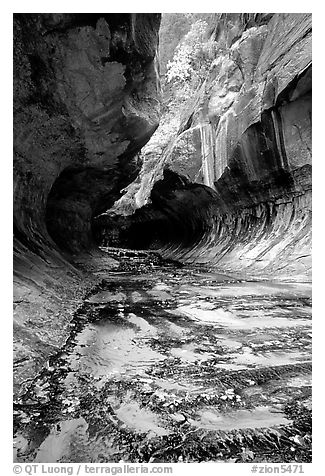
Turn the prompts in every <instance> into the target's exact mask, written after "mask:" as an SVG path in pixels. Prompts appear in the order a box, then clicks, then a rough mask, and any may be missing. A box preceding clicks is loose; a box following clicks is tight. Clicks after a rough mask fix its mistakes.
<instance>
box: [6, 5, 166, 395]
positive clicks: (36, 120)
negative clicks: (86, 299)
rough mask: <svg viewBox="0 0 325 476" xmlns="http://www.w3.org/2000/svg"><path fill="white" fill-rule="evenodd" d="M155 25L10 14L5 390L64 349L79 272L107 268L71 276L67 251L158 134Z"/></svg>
mask: <svg viewBox="0 0 325 476" xmlns="http://www.w3.org/2000/svg"><path fill="white" fill-rule="evenodd" d="M159 24H160V15H159V14H100V13H98V14H15V15H14V367H15V372H14V390H15V392H16V393H18V392H22V391H23V388H24V382H26V380H28V379H30V378H33V377H34V376H35V375H36V373H37V372H38V371H39V370H40V369H41V368H42V365H44V362H45V361H46V360H47V358H48V356H49V355H51V354H53V353H55V352H56V351H57V350H58V349H59V348H60V347H61V346H62V345H63V344H64V342H65V340H66V339H67V336H68V335H69V333H70V332H71V329H70V328H69V325H70V321H71V319H72V317H73V312H74V311H75V309H76V307H77V306H78V304H79V303H80V300H81V299H82V297H83V296H84V294H85V292H86V290H87V289H90V288H91V287H92V286H94V284H95V283H96V282H98V279H99V278H98V275H95V274H94V275H92V274H91V271H93V270H94V268H95V270H96V272H97V273H98V270H99V269H101V267H102V268H105V269H110V267H113V266H114V265H116V264H117V263H116V262H114V260H112V259H108V258H106V259H105V257H103V256H100V257H99V258H98V256H96V255H95V253H93V254H92V256H91V257H90V256H89V255H87V256H88V262H87V265H86V272H83V271H82V269H84V268H85V267H83V268H82V266H77V267H76V266H75V264H76V262H75V261H76V259H78V260H81V256H80V255H79V254H78V258H76V257H73V256H72V253H77V252H80V251H82V250H85V249H89V247H91V246H92V234H91V227H90V223H91V218H92V216H93V215H94V214H97V213H100V212H101V211H104V210H105V209H107V208H108V207H109V206H111V204H112V203H113V202H114V201H115V200H116V199H117V198H118V197H119V195H120V190H121V188H123V187H125V186H126V185H127V184H128V183H130V182H131V181H132V179H133V178H134V177H135V176H136V174H137V172H138V170H139V167H140V164H139V161H138V159H137V157H136V154H137V152H138V151H139V150H140V148H141V147H142V146H143V145H144V144H145V143H146V141H147V140H148V139H149V137H150V135H151V134H152V133H153V132H154V130H155V129H156V127H157V125H158V120H159V94H160V92H159V91H160V85H159V80H158V74H157V73H158V70H157V67H158V65H157V59H156V50H157V44H158V29H159ZM60 248H61V249H60ZM64 251H67V252H68V253H65V252H64ZM67 257H68V260H69V262H68V260H67V259H66V258H67ZM96 259H97V261H96ZM72 260H74V262H73V264H71V263H70V261H72ZM77 264H81V265H82V264H83V263H80V261H79V263H77Z"/></svg>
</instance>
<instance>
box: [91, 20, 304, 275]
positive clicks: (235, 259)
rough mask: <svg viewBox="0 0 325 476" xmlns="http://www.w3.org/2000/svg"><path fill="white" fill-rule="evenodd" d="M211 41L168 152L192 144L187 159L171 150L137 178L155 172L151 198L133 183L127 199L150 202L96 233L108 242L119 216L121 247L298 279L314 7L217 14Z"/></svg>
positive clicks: (300, 272) (102, 223) (111, 220)
mask: <svg viewBox="0 0 325 476" xmlns="http://www.w3.org/2000/svg"><path fill="white" fill-rule="evenodd" d="M215 37H216V40H217V41H219V42H221V44H223V46H224V53H221V52H219V56H218V57H217V58H216V59H215V61H214V62H213V65H212V68H211V73H210V76H209V77H208V78H207V80H206V81H205V82H204V84H203V85H202V87H201V90H200V91H199V92H198V93H197V96H196V98H195V100H194V101H193V106H192V107H189V109H188V110H187V111H185V114H184V120H183V125H182V126H181V130H180V136H179V137H180V140H179V141H177V140H176V142H175V146H174V152H172V154H173V153H174V155H175V156H176V155H177V147H179V146H180V141H181V140H182V141H184V140H185V141H187V143H188V142H190V143H191V144H192V150H193V151H194V153H193V154H191V155H189V158H188V159H189V160H188V165H186V163H185V164H184V162H182V164H181V167H180V164H179V163H178V162H177V158H175V160H174V159H173V156H172V160H171V161H170V164H169V171H167V173H166V172H165V175H164V177H163V176H162V175H163V174H162V168H163V165H162V166H160V169H159V164H158V165H157V168H156V170H155V171H153V172H151V176H150V177H149V176H148V177H144V178H143V182H144V181H147V182H148V183H150V181H151V182H154V180H152V178H154V179H155V178H156V180H158V181H157V182H156V184H155V185H154V186H153V189H152V192H151V197H150V199H149V192H148V191H146V192H145V193H143V194H142V196H139V193H140V192H141V188H140V191H139V192H138V196H136V200H137V201H138V202H139V203H141V204H142V205H143V204H146V203H147V205H145V206H144V207H143V208H141V209H140V210H138V211H137V212H136V213H135V215H133V217H132V218H131V220H125V219H124V220H123V219H122V218H112V217H111V218H108V217H107V216H105V215H104V216H102V217H99V218H98V219H97V222H96V227H97V234H98V235H99V236H101V238H100V239H102V240H105V237H106V239H108V241H109V227H112V226H113V227H114V223H116V222H118V226H122V229H121V233H120V235H121V239H122V241H123V242H124V244H125V245H127V244H128V243H129V245H130V246H134V245H136V246H137V247H139V248H141V247H155V248H157V249H160V250H161V251H162V252H163V253H164V254H165V255H166V256H168V257H172V258H174V259H180V260H183V261H186V262H196V263H210V264H213V265H216V266H218V267H219V268H221V269H225V270H229V271H238V272H243V271H244V272H245V273H251V274H254V275H256V274H258V275H267V276H270V275H286V276H295V277H298V276H301V277H303V278H305V277H306V275H308V274H309V271H310V248H311V86H312V85H311V15H310V14H274V15H271V14H256V15H253V14H247V15H246V17H245V16H244V17H243V15H239V14H224V15H223V16H222V17H221V19H220V20H219V23H218V25H217V26H216V31H215ZM199 149H201V150H199ZM195 151H198V153H195ZM169 154H170V151H169ZM198 157H199V160H198ZM162 163H163V161H162ZM192 182H198V183H196V184H193V183H192ZM199 183H200V184H204V185H199ZM105 220H106V223H109V226H107V227H105ZM129 226H131V230H132V233H133V234H132V239H131V238H130V237H129V238H128V236H127V235H128V233H127V230H128V227H129ZM105 230H106V234H105Z"/></svg>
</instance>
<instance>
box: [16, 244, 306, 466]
mask: <svg viewBox="0 0 325 476" xmlns="http://www.w3.org/2000/svg"><path fill="white" fill-rule="evenodd" d="M106 252H107V253H108V254H110V256H112V257H115V258H118V260H119V262H120V265H119V267H118V268H116V269H113V270H110V271H107V272H106V274H105V276H104V277H103V279H102V282H101V283H100V285H98V286H97V287H96V288H95V289H93V290H92V292H91V293H90V294H89V295H88V296H87V297H86V298H85V300H84V302H83V304H82V305H81V306H80V307H79V308H78V309H77V311H76V312H75V315H74V319H73V321H72V322H71V333H70V336H69V338H68V340H67V342H66V344H65V346H64V347H63V348H62V349H61V350H60V352H59V353H58V354H56V355H54V356H52V358H51V359H50V360H49V362H48V364H47V367H46V368H45V369H44V370H43V371H42V372H41V373H40V374H39V375H38V376H37V378H36V379H35V380H34V381H33V382H31V383H30V385H29V387H28V390H27V392H26V393H25V394H24V395H23V396H21V397H20V398H19V399H18V400H17V401H16V402H15V405H14V460H15V461H16V462H45V463H54V462H94V463H95V462H97V463H100V462H198V461H214V462H252V461H257V462H259V461H263V462H267V461H270V462H288V463H289V462H310V461H311V285H310V283H301V282H300V283H293V282H290V283H289V282H287V283H286V282H282V281H279V282H276V281H245V280H242V279H238V277H231V276H227V275H223V274H218V273H217V272H216V271H215V270H211V269H208V268H202V267H195V266H193V267H186V266H183V267H181V266H179V265H177V264H176V263H172V262H165V263H164V262H162V260H161V259H159V258H158V257H157V256H156V255H155V254H154V253H152V254H151V253H137V252H130V251H125V252H122V251H117V250H110V249H107V250H106Z"/></svg>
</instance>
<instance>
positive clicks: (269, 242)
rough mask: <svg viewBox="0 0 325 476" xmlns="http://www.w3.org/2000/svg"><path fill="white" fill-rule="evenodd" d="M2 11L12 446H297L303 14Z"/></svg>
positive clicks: (306, 107) (142, 457) (97, 454)
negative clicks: (8, 129)
mask: <svg viewBox="0 0 325 476" xmlns="http://www.w3.org/2000/svg"><path fill="white" fill-rule="evenodd" d="M13 24H14V37H13V46H14V50H13V53H14V55H13V59H14V62H13V66H14V85H13V86H14V105H13V106H14V186H13V191H14V202H13V203H14V210H13V213H14V239H13V241H14V243H13V244H14V344H13V350H14V370H13V376H14V460H15V461H17V462H40V463H43V462H44V463H50V462H51V463H60V462H62V463H63V462H73V463H75V462H93V463H105V462H120V461H123V462H137V463H139V462H140V463H142V462H145V463H147V462H150V463H156V462H157V463H161V462H174V463H175V462H178V463H182V462H207V461H210V462H228V463H232V462H236V463H251V462H274V463H283V462H284V463H305V462H311V220H312V219H311V192H312V190H311V189H312V180H311V176H312V165H311V153H312V152H311V150H312V132H311V131H312V126H311V117H312V58H311V56H312V55H311V40H312V26H311V14H309V13H283V14H282V13H275V14H271V13H255V14H254V13H238V14H235V13H222V14H221V13H214V14H162V15H161V14H157V13H152V14H150V13H130V14H127V13H119V14H117V13H116V14H113V13H96V14H95V13H83V14H81V13H71V14H68V13H62V14H58V13H53V14H50V13H40V14H36V13H35V14H34V13H33V14H28V13H26V14H25V13H23V14H14V18H13ZM191 55H192V56H191Z"/></svg>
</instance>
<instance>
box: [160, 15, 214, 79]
mask: <svg viewBox="0 0 325 476" xmlns="http://www.w3.org/2000/svg"><path fill="white" fill-rule="evenodd" d="M207 29H208V23H207V22H206V21H204V20H197V21H196V22H195V23H193V24H192V26H191V29H190V31H189V32H188V33H187V34H186V35H185V36H184V38H183V40H182V41H181V43H180V44H179V45H178V47H177V48H176V51H175V54H174V57H173V59H172V61H169V62H168V63H167V74H166V76H167V82H171V81H175V82H176V83H177V82H178V83H180V85H182V86H183V85H184V83H191V86H192V87H194V88H195V87H196V86H197V85H198V84H199V83H200V82H201V81H202V80H203V79H204V78H205V76H206V73H207V71H208V68H209V66H210V63H211V60H212V59H213V57H214V53H215V50H216V43H215V42H214V41H213V40H211V39H207Z"/></svg>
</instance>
